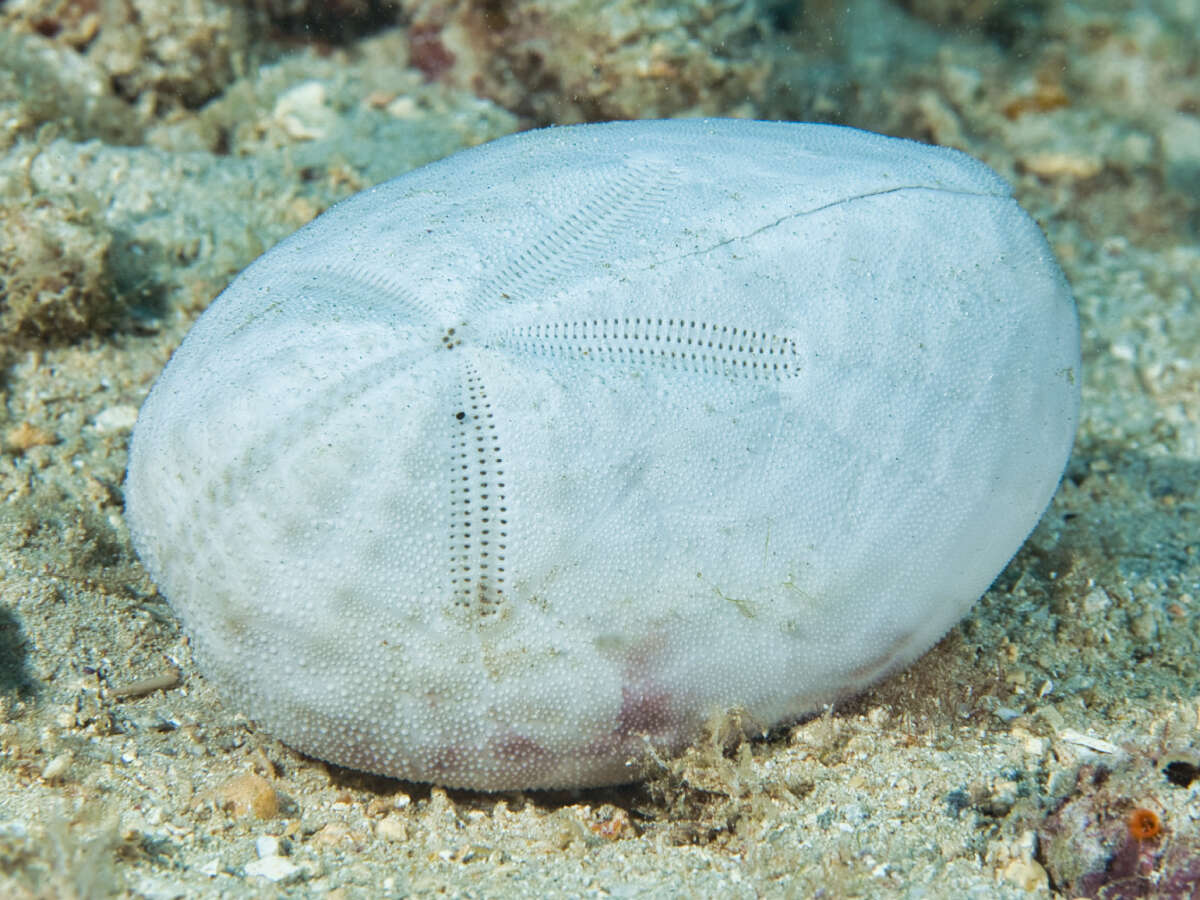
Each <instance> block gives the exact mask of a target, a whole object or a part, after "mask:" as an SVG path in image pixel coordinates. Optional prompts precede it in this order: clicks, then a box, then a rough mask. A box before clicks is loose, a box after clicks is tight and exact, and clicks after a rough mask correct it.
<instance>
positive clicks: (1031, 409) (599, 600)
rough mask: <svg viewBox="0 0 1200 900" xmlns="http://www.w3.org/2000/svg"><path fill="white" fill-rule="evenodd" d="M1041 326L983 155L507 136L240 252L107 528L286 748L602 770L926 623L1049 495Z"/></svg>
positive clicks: (938, 616) (614, 774) (391, 764)
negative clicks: (125, 531)
mask: <svg viewBox="0 0 1200 900" xmlns="http://www.w3.org/2000/svg"><path fill="white" fill-rule="evenodd" d="M1078 366H1079V335H1078V326H1077V323H1076V316H1075V308H1074V304H1073V301H1072V299H1071V296H1070V292H1069V290H1068V288H1067V285H1066V283H1065V281H1064V279H1063V277H1062V274H1061V273H1060V271H1059V269H1058V267H1057V265H1056V264H1055V262H1054V259H1053V257H1052V255H1051V253H1050V250H1049V248H1048V247H1047V245H1046V242H1045V240H1044V238H1043V237H1042V235H1041V233H1040V231H1039V230H1038V228H1037V226H1036V225H1035V224H1034V223H1033V221H1032V220H1031V219H1030V218H1029V217H1028V216H1027V215H1026V214H1025V213H1024V212H1023V211H1022V210H1021V209H1020V207H1019V206H1018V205H1017V204H1016V202H1015V201H1014V200H1013V199H1012V197H1011V195H1010V192H1009V189H1008V187H1007V186H1006V185H1005V183H1004V182H1003V181H1002V180H1001V179H1000V178H999V177H998V176H996V175H995V174H994V173H993V172H992V171H991V170H990V169H988V168H987V167H986V166H984V165H982V164H980V163H978V162H976V161H974V160H972V159H970V158H969V157H967V156H965V155H963V154H961V153H958V152H955V151H951V150H945V149H940V148H934V147H928V146H924V145H921V144H916V143H912V142H908V141H901V140H896V139H891V138H885V137H881V136H879V135H874V134H869V133H865V132H861V131H855V130H853V129H848V128H838V127H832V126H822V125H799V124H772V123H761V122H741V121H724V120H707V121H704V120H701V121H667V122H635V123H615V124H607V125H590V126H578V127H569V128H554V129H547V130H543V131H535V132H530V133H526V134H520V135H516V136H514V137H509V138H505V139H503V140H499V141H495V142H494V143H491V144H488V145H486V146H483V147H480V148H476V149H473V150H469V151H466V152H463V153H460V154H458V155H456V156H453V157H451V158H449V159H447V160H443V161H442V162H439V163H436V164H434V165H430V166H427V167H425V168H423V169H420V170H419V171H416V172H412V173H410V174H408V175H405V176H403V177H401V178H397V179H395V180H394V181H390V182H388V183H386V184H383V185H381V186H379V187H376V188H373V189H371V190H367V191H364V192H363V193H361V194H359V195H357V196H356V197H353V198H351V199H350V200H347V201H346V202H344V203H342V204H340V205H339V206H337V207H336V208H334V209H333V210H331V211H329V212H328V213H326V214H325V215H323V216H321V217H320V218H318V219H317V220H316V221H314V222H313V223H312V224H310V225H308V226H307V227H305V228H303V229H301V230H300V231H299V232H297V233H296V234H295V235H293V236H292V237H291V238H289V239H288V240H286V241H284V242H283V243H282V244H280V245H279V246H278V247H276V248H275V249H273V250H271V251H270V252H269V253H267V254H266V255H264V256H263V257H262V258H260V259H259V260H258V261H257V262H255V263H254V264H253V265H252V266H250V267H249V268H248V269H247V270H246V271H245V272H243V273H242V274H241V275H240V276H239V277H238V278H237V280H236V281H234V282H233V284H232V285H231V286H230V287H229V288H228V290H226V291H225V292H224V293H223V294H222V295H221V296H220V297H219V298H218V299H217V300H216V302H214V303H213V305H212V307H211V308H210V309H209V310H208V311H207V312H206V313H205V314H204V315H203V316H202V317H201V318H200V320H199V321H198V322H197V323H196V325H195V327H194V328H193V329H192V331H191V332H190V333H189V334H188V336H187V338H186V339H185V340H184V342H183V344H182V346H181V347H180V348H179V350H178V351H177V352H176V354H175V356H174V357H173V359H172V360H171V362H170V364H169V365H168V366H167V368H166V370H165V371H164V372H163V374H162V376H161V378H160V379H159V381H158V383H157V384H156V385H155V387H154V389H153V391H152V392H151V394H150V397H149V398H148V399H147V401H146V403H145V406H144V407H143V408H142V411H141V415H140V418H139V420H138V424H137V427H136V430H135V432H134V437H133V445H132V448H131V451H130V462H129V475H128V481H127V484H126V502H127V510H128V520H129V523H130V527H131V529H132V534H133V538H134V543H135V546H136V548H137V550H138V553H139V554H140V556H141V558H142V560H143V561H144V563H145V565H146V567H147V568H148V570H149V571H150V573H151V575H152V576H153V577H154V579H155V580H156V581H157V583H158V585H159V586H160V587H161V589H162V591H163V593H164V594H165V595H166V597H167V598H168V599H169V600H170V602H171V604H172V606H173V607H174V608H175V609H176V610H177V611H178V613H179V615H180V617H181V618H182V620H183V622H184V625H185V626H186V628H187V631H188V632H189V634H190V635H191V636H192V638H193V639H194V642H195V652H196V656H197V659H198V661H199V663H200V665H201V667H202V669H203V671H204V672H205V673H206V674H207V675H208V677H210V678H211V679H212V680H213V681H214V682H215V683H216V684H217V685H218V686H219V687H221V688H222V689H223V690H225V691H226V692H227V693H228V695H229V696H230V697H231V698H232V700H233V701H234V702H235V703H237V704H238V705H239V706H240V707H242V708H243V709H245V710H246V711H247V712H248V713H250V714H251V715H252V716H254V717H255V718H257V719H258V720H260V721H261V722H262V724H263V725H265V726H266V727H267V728H268V729H269V730H271V731H272V732H274V733H275V734H276V735H278V736H279V737H280V738H281V739H283V740H284V741H286V742H287V743H289V744H291V745H293V746H295V747H297V748H299V749H300V750H303V751H305V752H307V753H310V754H313V755H315V756H318V757H321V758H323V759H326V760H330V761H332V762H335V763H339V764H342V765H346V766H351V767H355V768H359V769H365V770H369V771H373V772H380V773H385V774H389V775H395V776H400V777H403V778H409V779H415V780H422V781H435V782H439V783H442V784H447V785H455V786H464V787H473V788H481V789H507V788H522V787H554V786H560V787H561V786H583V785H596V784H604V783H611V782H619V781H623V780H628V779H629V778H630V777H632V774H633V770H631V769H630V768H629V767H628V765H627V764H628V763H629V761H631V760H635V759H637V758H638V757H639V756H640V755H641V754H642V753H643V752H644V750H645V746H646V741H647V740H649V742H650V743H651V744H653V745H654V746H656V747H658V748H661V749H667V750H673V749H677V748H679V747H680V746H681V745H683V744H684V743H686V742H687V741H689V740H691V739H693V738H694V737H695V736H696V734H697V732H698V730H699V728H700V727H701V724H702V723H703V721H704V720H705V719H706V718H708V717H709V716H710V715H713V714H717V713H720V712H721V711H722V710H725V709H728V708H732V707H738V708H741V709H743V710H745V711H746V713H747V714H748V716H749V718H750V719H752V720H754V721H756V722H757V723H760V724H762V725H770V724H773V723H778V722H781V721H784V720H787V719H789V718H793V717H796V716H798V715H800V714H803V713H805V712H807V711H810V710H812V709H814V708H815V707H816V706H818V705H819V704H821V703H822V702H825V701H827V700H829V699H831V698H834V697H836V696H838V695H841V694H844V693H846V692H848V691H853V690H856V689H859V688H861V687H863V686H865V685H867V684H868V683H870V682H871V681H873V680H875V679H877V678H879V677H880V676H881V675H883V674H885V673H886V672H888V671H890V670H893V669H895V668H896V667H898V666H901V665H903V664H905V663H907V662H908V661H910V660H912V659H913V658H915V657H916V656H917V655H918V654H920V653H922V652H923V651H924V650H926V649H927V648H928V647H929V646H930V645H931V644H933V643H934V642H935V641H936V640H937V639H938V638H939V637H940V636H941V635H942V634H943V633H944V632H945V631H946V630H947V629H948V628H949V627H950V626H951V625H952V624H953V623H954V622H955V621H957V620H958V619H959V618H960V617H961V616H962V615H963V613H964V612H965V611H966V610H967V609H968V608H969V607H970V606H971V604H972V603H973V602H974V600H975V599H976V598H977V597H978V596H979V595H980V594H981V593H982V592H983V591H984V590H985V589H986V588H987V586H988V585H989V583H990V582H991V581H992V580H993V579H994V578H995V577H996V575H997V574H998V573H999V571H1000V570H1001V568H1002V567H1003V566H1004V565H1005V563H1006V562H1007V561H1008V559H1009V558H1010V557H1011V556H1012V554H1013V553H1014V552H1015V551H1016V549H1017V548H1018V547H1019V545H1020V544H1021V542H1022V541H1023V540H1024V538H1025V536H1026V535H1027V534H1028V533H1029V531H1030V529H1031V528H1032V527H1033V525H1034V524H1035V523H1036V522H1037V520H1038V517H1039V516H1040V514H1041V513H1042V511H1043V509H1044V508H1045V507H1046V505H1047V503H1048V502H1049V499H1050V497H1051V494H1052V493H1053V491H1054V489H1055V486H1056V484H1057V481H1058V478H1059V475H1060V473H1061V472H1062V469H1063V466H1064V464H1065V461H1066V459H1067V455H1068V453H1069V451H1070V447H1071V443H1072V440H1073V435H1074V432H1075V426H1076V420H1077V416H1078V402H1079V391H1078V386H1077V383H1078Z"/></svg>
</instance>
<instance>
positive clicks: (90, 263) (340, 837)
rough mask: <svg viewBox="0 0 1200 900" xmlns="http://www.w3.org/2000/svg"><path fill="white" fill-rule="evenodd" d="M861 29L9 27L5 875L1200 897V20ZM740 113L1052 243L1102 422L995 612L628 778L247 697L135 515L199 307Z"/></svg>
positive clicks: (244, 21)
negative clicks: (332, 730)
mask: <svg viewBox="0 0 1200 900" xmlns="http://www.w3.org/2000/svg"><path fill="white" fill-rule="evenodd" d="M842 6H843V5H841V4H830V3H813V4H805V5H803V7H801V6H800V5H796V4H788V3H778V2H775V3H772V2H767V0H761V2H759V3H753V2H752V3H729V2H716V3H698V2H697V3H687V2H680V3H676V4H666V3H631V2H598V0H597V2H581V0H574V2H550V0H529V2H524V0H518V2H514V3H510V4H496V3H483V2H465V0H420V2H418V0H402V2H401V0H398V2H395V3H385V2H366V0H364V2H361V3H357V4H355V3H345V4H337V5H336V6H335V5H333V4H330V5H328V6H326V5H325V4H317V3H310V4H306V3H304V2H303V0H276V2H261V3H256V4H250V5H246V6H240V5H237V4H236V3H232V2H217V0H121V2H116V0H114V2H109V0H100V2H96V0H91V2H88V0H57V2H55V0H50V2H13V0H7V2H4V3H0V346H2V350H3V354H2V360H0V362H2V365H3V369H2V372H3V374H2V376H0V377H2V381H0V385H2V387H3V395H4V405H3V409H2V410H0V436H2V437H3V453H2V455H0V566H2V568H0V896H3V897H103V896H110V895H112V896H133V897H147V898H156V900H167V898H175V897H217V896H220V897H241V896H295V897H307V896H331V897H350V898H352V897H392V896H405V895H418V896H423V895H431V894H439V895H469V896H505V895H515V894H518V893H521V894H526V895H531V894H534V893H537V894H547V895H562V896H609V895H614V896H633V895H637V896H663V897H674V896H722V897H756V896H796V897H808V896H824V897H872V896H903V897H968V896H970V897H1017V896H1026V895H1034V896H1045V895H1047V894H1055V895H1058V896H1063V897H1073V896H1103V897H1134V896H1163V897H1166V896H1170V897H1187V896H1198V895H1200V890H1198V889H1197V887H1196V884H1197V881H1198V880H1200V780H1198V779H1197V775H1198V773H1200V768H1198V766H1200V731H1198V720H1200V656H1198V652H1200V640H1198V637H1197V630H1198V629H1197V626H1198V622H1200V508H1198V507H1200V501H1198V492H1200V201H1198V200H1197V197H1198V196H1200V62H1198V60H1200V38H1198V34H1200V4H1198V3H1197V2H1196V0H1185V2H1167V0H1162V2H1146V3H1135V2H1118V3H1094V4H1087V3H1064V2H1061V0H1044V2H1035V3H1011V4H1006V3H1000V4H972V3H967V4H950V3H942V2H939V0H912V2H909V3H907V4H905V5H903V6H896V5H892V4H890V3H887V2H884V0H871V2H866V3H853V4H852V5H850V6H849V8H847V9H842V8H841V7H842ZM697 114H708V115H737V116H754V117H763V118H790V119H812V120H820V121H834V122H842V123H846V124H852V125H856V126H860V127H865V128H870V129H874V130H878V131H883V132H886V133H890V134H898V135H903V136H908V137H915V138H918V139H922V140H927V141H934V142H938V143H944V144H949V145H952V146H957V147H961V148H962V149H965V150H967V151H968V152H971V153H973V154H975V155H976V156H979V157H980V158H982V159H984V160H985V161H986V162H988V163H989V164H990V165H992V166H993V167H995V168H996V169H997V170H999V171H1000V172H1001V173H1002V174H1004V175H1005V176H1006V177H1008V178H1009V179H1010V180H1011V181H1012V183H1013V185H1014V188H1015V191H1016V194H1017V196H1018V198H1019V199H1020V201H1021V202H1022V203H1023V204H1024V205H1025V207H1026V208H1027V209H1028V210H1029V211H1030V212H1031V214H1032V215H1034V217H1035V218H1036V219H1037V220H1038V221H1039V223H1040V224H1041V225H1042V227H1043V228H1044V229H1045V231H1046V233H1047V235H1048V237H1049V239H1050V242H1051V244H1052V246H1053V247H1054V249H1055V251H1056V253H1057V255H1058V257H1059V259H1060V261H1061V263H1062V266H1063V268H1064V270H1065V271H1066V273H1067V276H1068V278H1069V279H1070V281H1071V283H1072V285H1073V287H1074V291H1075V294H1076V298H1077V301H1078V305H1079V313H1080V320H1081V328H1082V336H1083V413H1082V422H1081V425H1080V430H1079V436H1078V441H1077V444H1076V447H1075V451H1074V454H1073V456H1072V457H1071V461H1070V464H1069V466H1068V469H1067V473H1066V476H1065V477H1064V480H1063V483H1062V486H1061V488H1060V490H1059V492H1058V494H1057V496H1056V497H1055V499H1054V502H1053V504H1052V505H1051V507H1050V509H1049V510H1048V512H1047V513H1046V516H1045V518H1044V519H1043V521H1042V523H1041V524H1040V526H1039V527H1038V528H1037V530H1036V531H1035V533H1034V534H1033V536H1032V537H1031V538H1030V540H1029V541H1028V543H1027V544H1026V545H1025V547H1024V548H1023V549H1022V550H1021V551H1020V553H1018V555H1017V556H1016V558H1015V559H1014V560H1013V561H1012V562H1011V564H1010V565H1009V566H1008V568H1007V569H1006V570H1005V571H1004V572H1003V573H1002V574H1001V576H1000V577H999V579H998V580H997V582H996V584H995V585H994V586H993V588H992V589H991V590H990V591H989V592H988V593H987V594H986V595H985V596H984V598H983V599H982V600H981V602H980V603H979V604H978V605H977V606H976V607H975V609H974V610H973V612H972V613H971V614H970V616H969V617H968V618H967V619H966V620H965V621H964V622H963V623H962V624H961V625H959V626H958V627H957V628H955V629H954V630H953V631H952V632H951V633H950V634H949V635H948V636H947V638H946V639H945V640H944V641H943V642H942V643H941V644H940V645H939V646H938V647H937V648H936V649H935V650H934V651H932V652H931V653H930V654H928V655H927V656H925V657H924V658H923V659H921V660H920V661H918V662H917V663H916V664H914V665H913V666H912V667H910V669H909V670H908V671H906V672H904V673H902V674H901V675H899V676H897V677H894V678H892V679H891V680H889V681H887V682H885V683H884V684H882V685H880V686H878V687H877V688H875V689H873V690H871V691H870V692H868V693H867V694H865V695H863V696H861V697H859V698H856V699H854V700H852V701H849V702H846V703H843V704H841V705H839V706H838V707H836V708H834V709H832V710H827V711H826V712H825V714H824V715H822V716H819V717H817V718H815V719H812V720H810V721H807V722H805V723H803V724H799V725H796V726H794V727H791V728H782V729H779V730H777V731H775V732H773V733H772V734H771V735H769V736H768V737H767V738H766V739H764V740H761V741H754V742H750V743H743V744H742V745H740V746H738V747H735V748H733V749H729V750H726V749H725V748H723V747H714V746H705V747H702V748H701V749H699V750H697V751H693V752H691V753H689V754H687V755H685V756H684V757H683V758H681V759H678V760H673V761H670V760H668V761H663V764H662V765H661V766H655V767H653V768H652V769H651V771H650V772H649V778H648V780H647V781H645V782H644V783H642V784H640V785H636V786H631V787H626V788H619V789H610V790H597V791H582V792H575V793H572V792H555V793H539V792H527V793H520V792H515V793H508V794H503V795H486V794H477V793H471V792H465V791H445V790H442V789H439V788H431V787H429V786H426V785H418V784H410V783H404V782H397V781H391V780H387V779H382V778H373V777H367V776H362V775H359V774H356V773H353V772H349V771H345V770H340V769H335V768H331V767H329V766H327V765H325V764H324V763H321V762H319V761H316V760H313V759H309V758H306V757H303V756H300V755H299V754H297V753H295V752H293V751H291V750H289V749H288V748H287V747H285V746H283V745H281V744H280V743H278V742H277V741H275V740H273V739H272V738H271V737H270V736H269V735H268V734H265V733H263V732H262V731H260V730H258V729H257V728H256V727H255V725H254V723H253V722H251V721H248V720H247V719H246V718H245V717H244V716H242V715H240V714H239V711H238V710H237V709H235V708H232V707H230V706H228V705H225V704H223V703H222V702H221V700H220V698H219V696H218V695H217V693H216V691H215V690H214V688H213V687H212V686H211V685H210V684H208V683H207V682H206V681H205V679H204V678H203V676H201V675H200V674H199V673H198V672H197V671H196V670H195V668H194V666H193V663H192V660H191V657H190V654H189V650H188V645H187V642H186V640H185V638H184V636H183V635H182V633H181V630H180V627H179V623H178V621H177V620H176V618H175V616H174V615H173V613H172V612H171V610H170V608H169V606H167V604H166V603H165V602H164V600H163V599H162V598H161V597H160V596H158V595H157V594H156V592H155V590H154V587H153V585H152V584H151V582H150V581H149V579H148V578H147V576H146V574H145V573H144V572H143V571H142V569H141V568H140V566H139V564H138V562H137V560H136V558H135V557H134V555H133V553H132V550H131V548H130V543H129V537H128V532H127V529H126V527H125V525H124V523H123V521H122V516H121V510H122V489H121V483H122V477H123V471H124V467H125V459H126V445H127V443H128V439H129V435H130V430H131V428H132V425H133V421H134V417H135V414H136V410H137V408H138V406H139V404H140V403H141V401H142V400H143V398H144V397H145V395H146V392H147V391H148V389H149V387H150V385H151V383H152V381H153V379H154V377H155V375H156V374H157V372H158V371H159V369H160V368H161V366H162V365H163V363H164V362H165V361H166V359H167V358H168V356H169V354H170V352H171V351H172V349H173V348H174V347H175V346H176V345H177V344H178V342H179V341H180V340H181V339H182V337H183V335H184V333H185V332H186V330H187V328H188V326H189V324H190V323H191V322H192V321H194V319H195V317H196V316H197V315H198V314H199V313H200V312H201V311H202V310H203V308H204V307H205V305H206V304H207V303H208V302H209V300H210V299H211V298H212V297H213V296H214V295H215V294H216V293H217V292H218V291H219V290H220V288H221V287H222V286H223V285H224V284H225V283H227V281H228V280H229V279H230V278H231V277H232V275H233V274H235V273H236V272H237V271H238V270H239V269H240V268H241V267H242V266H244V265H245V264H246V263H248V262H249V261H250V260H251V259H253V258H254V257H255V256H256V255H258V254H259V253H261V252H262V251H263V250H265V249H266V248H268V247H270V246H271V245H272V244H273V243H274V242H275V241H277V240H279V239H280V238H281V237H283V236H284V235H286V234H288V233H289V232H290V231H292V230H293V229H295V228H296V227H297V226H298V225H300V224H302V223H304V222H305V221H308V220H309V219H311V218H312V216H314V215H315V214H317V213H318V212H319V211H321V210H322V209H324V208H326V207H327V206H328V205H329V204H330V203H332V202H334V201H335V200H337V199H339V198H341V197H344V196H347V195H348V194H350V193H352V192H354V191H355V190H358V189H359V188H361V187H364V186H366V185H369V184H372V183H374V182H377V181H380V180H383V179H385V178H387V177H391V176H393V175H397V174H400V173H401V172H403V171H405V170H407V169H409V168H412V167H414V166H416V165H419V164H421V163H424V162H427V161H429V160H432V159H436V158H439V157H441V156H443V155H446V154H447V153H450V152H452V151H453V150H455V149H457V148H459V147H463V146H468V145H472V144H477V143H480V142H482V141H485V140H487V139H489V138H492V137H496V136H499V135H501V134H504V133H507V132H510V131H514V130H517V129H520V128H526V127H532V126H534V125H540V124H547V123H552V122H571V121H580V120H587V119H604V118H621V117H644V116H676V115H697ZM147 679H158V680H157V681H153V680H152V681H147ZM156 685H157V686H158V687H159V689H156V690H152V688H154V687H155V686H156ZM1139 808H1140V809H1147V810H1150V811H1152V812H1153V813H1154V814H1155V815H1156V816H1157V817H1158V821H1159V822H1160V823H1161V826H1160V830H1159V833H1158V834H1157V835H1153V836H1149V837H1145V838H1142V839H1135V838H1134V836H1133V835H1132V834H1131V832H1130V828H1129V826H1128V824H1127V820H1128V817H1129V816H1130V814H1131V813H1132V811H1133V810H1135V809H1139ZM272 837H273V838H277V839H278V840H277V841H272V840H270V839H269V838H272ZM264 839H266V840H264ZM260 857H262V859H260ZM273 879H274V880H273Z"/></svg>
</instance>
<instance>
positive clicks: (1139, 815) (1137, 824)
mask: <svg viewBox="0 0 1200 900" xmlns="http://www.w3.org/2000/svg"><path fill="white" fill-rule="evenodd" d="M1128 821H1129V834H1130V835H1131V836H1132V837H1134V838H1135V839H1136V840H1139V841H1148V840H1150V839H1152V838H1156V837H1158V836H1159V835H1160V834H1162V819H1160V818H1159V817H1158V813H1156V812H1155V811H1154V810H1152V809H1145V808H1144V807H1138V808H1137V809H1135V810H1134V811H1133V812H1131V813H1130V814H1129V820H1128Z"/></svg>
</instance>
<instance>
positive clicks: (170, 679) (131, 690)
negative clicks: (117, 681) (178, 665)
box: [108, 668, 182, 700]
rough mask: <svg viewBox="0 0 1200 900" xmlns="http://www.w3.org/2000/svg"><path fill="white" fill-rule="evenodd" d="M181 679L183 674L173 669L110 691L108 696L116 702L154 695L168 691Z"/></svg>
mask: <svg viewBox="0 0 1200 900" xmlns="http://www.w3.org/2000/svg"><path fill="white" fill-rule="evenodd" d="M181 679H182V674H181V673H180V671H179V670H178V669H174V668H173V669H171V670H169V671H167V672H163V673H162V674H161V675H151V676H150V677H149V678H143V679H142V680H141V681H135V682H133V684H127V685H124V686H123V687H115V688H112V689H111V690H109V692H108V695H109V696H110V697H112V698H113V699H115V700H129V699H132V698H135V697H144V696H146V695H147V694H153V693H154V692H155V691H168V690H170V689H171V688H173V687H175V686H176V685H178V684H179V682H180V680H181Z"/></svg>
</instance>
